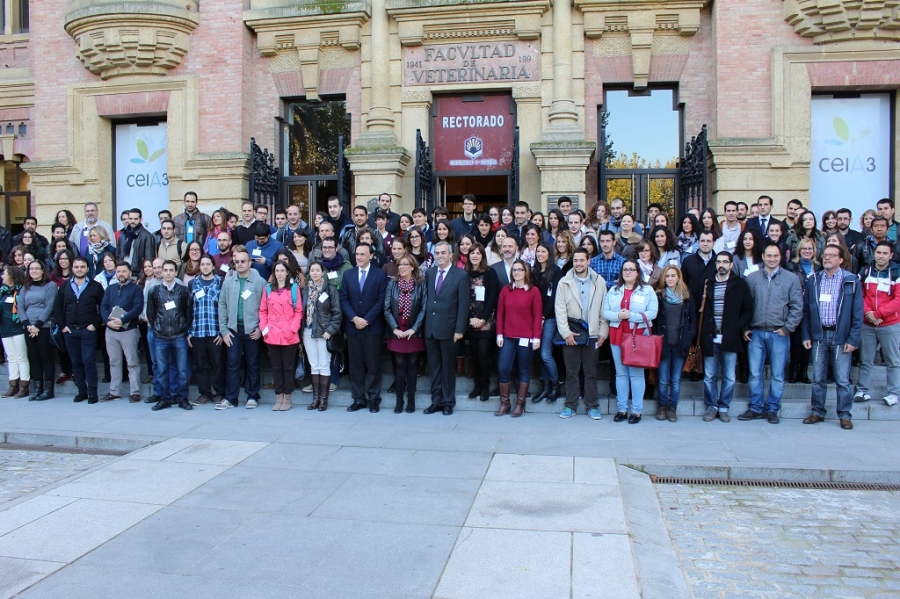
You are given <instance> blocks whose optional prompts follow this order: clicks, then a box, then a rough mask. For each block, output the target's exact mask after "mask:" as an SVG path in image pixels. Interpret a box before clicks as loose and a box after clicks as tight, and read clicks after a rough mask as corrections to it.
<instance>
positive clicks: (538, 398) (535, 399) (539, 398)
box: [531, 381, 550, 403]
mask: <svg viewBox="0 0 900 599" xmlns="http://www.w3.org/2000/svg"><path fill="white" fill-rule="evenodd" d="M548 395H550V383H549V382H548V381H544V387H543V388H542V389H541V392H540V393H538V394H537V395H535V396H534V397H532V398H531V403H541V402H542V401H544V400H545V399H547V396H548Z"/></svg>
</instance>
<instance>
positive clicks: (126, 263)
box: [116, 260, 131, 271]
mask: <svg viewBox="0 0 900 599" xmlns="http://www.w3.org/2000/svg"><path fill="white" fill-rule="evenodd" d="M120 266H124V267H125V268H127V269H128V270H129V271H131V263H130V262H127V261H125V260H119V261H118V262H116V268H119V267H120Z"/></svg>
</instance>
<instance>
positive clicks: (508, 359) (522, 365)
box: [494, 260, 543, 418]
mask: <svg viewBox="0 0 900 599" xmlns="http://www.w3.org/2000/svg"><path fill="white" fill-rule="evenodd" d="M510 277H511V278H512V280H511V281H510V282H509V285H507V286H505V287H504V288H503V289H501V290H500V301H499V303H498V304H497V347H499V348H500V352H499V355H498V357H497V370H498V371H499V374H500V409H499V410H497V412H495V413H494V416H503V415H504V414H508V413H509V408H510V405H509V377H510V373H511V372H512V365H513V361H514V360H515V359H516V358H518V363H519V388H518V390H517V392H516V408H515V410H513V414H512V415H513V418H518V417H519V416H521V415H522V412H524V411H525V395H526V394H527V393H528V384H529V383H530V382H531V357H532V353H533V352H535V351H537V350H539V349H540V348H541V318H542V316H543V304H542V302H541V292H540V290H538V288H537V287H535V286H534V285H533V284H532V283H531V269H530V268H529V266H528V265H527V264H526V263H525V262H523V261H522V260H516V261H515V262H513V264H512V267H511V268H510Z"/></svg>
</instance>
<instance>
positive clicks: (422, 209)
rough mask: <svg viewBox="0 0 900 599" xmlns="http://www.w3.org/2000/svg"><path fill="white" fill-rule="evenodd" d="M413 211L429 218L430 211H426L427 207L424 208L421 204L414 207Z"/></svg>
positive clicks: (414, 213)
mask: <svg viewBox="0 0 900 599" xmlns="http://www.w3.org/2000/svg"><path fill="white" fill-rule="evenodd" d="M412 213H413V215H416V214H422V215H424V216H425V218H428V213H427V212H425V209H424V208H422V207H421V206H419V207H418V208H413V211H412Z"/></svg>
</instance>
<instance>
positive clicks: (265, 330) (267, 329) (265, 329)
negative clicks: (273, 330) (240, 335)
mask: <svg viewBox="0 0 900 599" xmlns="http://www.w3.org/2000/svg"><path fill="white" fill-rule="evenodd" d="M262 334H263V337H265V336H266V335H268V334H269V327H266V328H264V329H263V333H262Z"/></svg>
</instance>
